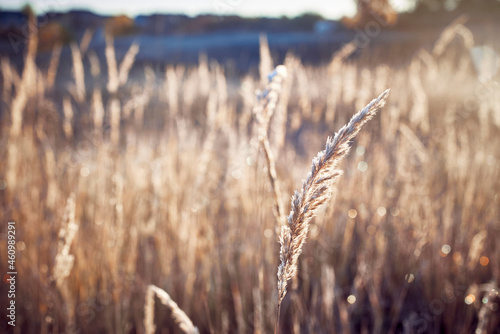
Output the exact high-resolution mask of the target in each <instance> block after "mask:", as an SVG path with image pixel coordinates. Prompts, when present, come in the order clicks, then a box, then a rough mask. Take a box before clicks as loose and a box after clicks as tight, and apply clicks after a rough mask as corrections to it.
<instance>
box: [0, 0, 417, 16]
mask: <svg viewBox="0 0 500 334" xmlns="http://www.w3.org/2000/svg"><path fill="white" fill-rule="evenodd" d="M404 2H408V1H405V0H399V1H391V3H394V5H397V4H398V3H404ZM26 4H29V5H31V6H32V8H33V9H34V10H35V12H36V13H37V14H43V13H46V12H50V11H57V12H64V11H69V10H72V9H83V10H90V11H92V12H95V13H98V14H104V15H120V14H125V15H128V16H131V17H135V16H137V15H143V14H144V15H148V14H153V13H162V14H186V15H189V16H196V15H199V14H220V15H239V16H243V17H259V16H264V17H280V16H283V15H285V16H288V17H295V16H298V15H301V14H303V13H306V12H312V13H318V14H320V15H322V16H323V17H324V18H327V19H339V18H341V17H342V16H353V15H354V14H355V13H356V4H355V1H354V0H347V1H346V0H342V1H336V3H335V4H334V2H333V1H332V2H331V3H327V2H326V1H325V0H309V1H302V0H289V1H287V2H286V4H285V5H284V4H283V2H281V3H276V2H271V1H269V0H187V1H173V0H167V1H158V0H142V1H136V0H122V1H120V3H119V5H117V3H116V2H110V1H102V0H100V1H98V0H72V1H70V0H31V1H19V0H1V1H0V9H4V10H19V9H20V8H22V7H23V6H24V5H26ZM398 8H401V6H399V7H398Z"/></svg>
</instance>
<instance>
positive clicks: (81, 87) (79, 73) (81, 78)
mask: <svg viewBox="0 0 500 334" xmlns="http://www.w3.org/2000/svg"><path fill="white" fill-rule="evenodd" d="M71 56H72V57H73V75H74V77H75V85H76V92H75V99H76V101H78V102H79V103H82V102H83V101H84V100H85V95H86V94H85V71H84V70H83V62H82V54H81V53H80V48H79V47H78V45H76V43H71Z"/></svg>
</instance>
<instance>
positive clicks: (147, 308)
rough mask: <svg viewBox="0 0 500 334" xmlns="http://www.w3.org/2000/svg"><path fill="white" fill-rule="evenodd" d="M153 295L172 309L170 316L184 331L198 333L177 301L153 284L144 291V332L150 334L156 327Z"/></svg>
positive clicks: (187, 333)
mask: <svg viewBox="0 0 500 334" xmlns="http://www.w3.org/2000/svg"><path fill="white" fill-rule="evenodd" d="M155 295H156V296H157V297H158V298H159V299H160V301H161V303H162V304H163V305H165V306H167V307H168V308H169V309H170V310H171V311H172V317H173V318H174V320H175V322H176V323H177V324H178V325H179V328H180V329H181V330H182V331H183V332H184V333H186V334H199V331H198V328H196V327H195V326H194V325H193V322H192V321H191V319H189V317H188V316H187V315H186V313H184V311H183V310H181V309H180V308H179V306H178V305H177V303H176V302H174V301H173V300H172V298H170V296H169V294H168V293H167V292H166V291H164V290H162V289H160V288H159V287H157V286H155V285H149V286H148V289H147V291H146V302H145V304H144V327H145V329H146V334H152V333H154V332H155V329H156V326H155V324H154V312H155V308H154V306H155V300H154V297H155Z"/></svg>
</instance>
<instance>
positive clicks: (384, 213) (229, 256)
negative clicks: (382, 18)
mask: <svg viewBox="0 0 500 334" xmlns="http://www.w3.org/2000/svg"><path fill="white" fill-rule="evenodd" d="M454 27H455V28H450V29H448V30H447V32H446V36H442V38H441V39H440V41H441V42H439V43H437V44H436V47H435V48H434V53H433V51H432V49H422V50H419V51H418V52H416V53H415V54H414V55H413V56H412V57H411V58H408V59H407V58H405V59H401V58H398V57H397V56H396V55H397V54H398V52H397V50H398V49H397V48H396V47H395V49H394V50H392V49H391V50H390V51H389V52H388V53H386V54H381V53H379V51H380V50H377V49H376V48H374V49H370V50H365V51H363V50H362V51H360V54H359V56H358V55H357V56H355V57H349V55H350V54H351V53H352V52H353V51H354V50H353V47H352V45H349V46H346V47H344V49H343V51H341V52H340V53H339V54H337V56H335V57H334V58H333V60H332V63H331V64H326V65H320V66H309V65H304V64H302V63H301V62H300V61H299V60H298V59H296V58H293V56H291V55H289V56H288V57H287V58H286V61H285V65H286V66H287V68H288V75H287V78H286V80H285V81H283V82H282V83H281V82H280V87H281V88H280V89H281V92H280V95H279V96H278V97H279V98H278V100H277V101H276V100H272V99H271V98H273V99H274V98H275V97H276V96H273V95H272V94H271V96H268V97H269V99H268V100H265V99H264V101H263V102H262V101H261V102H262V103H263V105H264V107H263V108H262V110H263V111H262V113H263V115H266V118H267V119H264V122H262V119H259V117H260V116H258V115H257V117H256V113H254V111H253V109H254V106H255V104H254V103H255V99H254V96H255V94H254V93H255V87H260V86H261V83H267V81H261V78H259V77H254V76H251V75H247V76H245V77H243V78H240V77H234V76H230V75H228V74H226V73H225V69H224V67H223V66H221V65H219V64H216V63H214V62H209V61H208V60H207V59H206V57H200V63H199V66H197V67H185V66H184V65H183V64H177V65H169V66H166V67H165V69H164V68H163V67H159V68H155V70H152V66H145V68H144V75H142V70H143V68H142V66H138V65H137V64H134V57H135V55H136V53H137V51H138V50H137V47H136V46H131V47H130V49H129V51H128V53H127V55H126V56H125V59H124V60H120V59H116V54H115V51H114V47H113V41H112V39H111V37H110V36H108V37H107V38H106V41H107V47H106V62H107V64H103V63H100V61H99V59H98V57H96V55H95V50H87V47H88V39H89V38H90V37H88V35H86V36H87V37H85V38H84V40H83V41H82V43H81V45H80V47H79V49H78V48H77V47H76V46H73V54H74V58H73V59H74V60H75V61H76V62H78V54H79V55H80V56H81V58H82V59H81V60H82V64H83V66H86V64H89V62H90V64H91V69H90V71H89V69H86V68H85V67H84V68H83V69H84V70H86V73H91V74H92V78H84V79H85V81H86V86H85V91H83V86H82V83H81V81H82V80H81V78H80V74H77V72H79V71H80V72H81V68H80V67H79V65H78V64H76V63H74V64H72V66H73V68H74V69H75V70H76V72H75V73H74V74H75V75H74V76H69V77H68V76H64V75H63V74H64V73H66V72H67V73H71V70H72V69H71V67H70V68H68V69H64V68H62V67H60V68H58V69H54V67H55V66H56V65H57V64H58V63H59V56H60V54H61V53H62V54H71V49H70V48H71V47H70V46H63V47H62V49H63V50H62V51H60V50H58V49H55V50H54V53H53V56H52V59H53V60H52V61H51V62H50V64H52V65H50V64H47V66H48V67H47V68H44V67H42V68H39V67H38V66H37V65H36V63H35V50H36V39H35V38H33V39H32V40H30V42H29V43H28V45H27V55H26V58H25V59H26V62H25V67H24V68H23V69H22V71H19V73H18V69H17V68H16V67H15V66H13V65H12V59H10V60H9V59H8V58H2V64H1V71H2V75H1V76H0V77H1V78H2V86H1V89H2V94H1V96H2V98H1V99H2V101H1V102H2V103H1V104H0V107H1V117H2V119H1V127H2V128H1V131H0V141H1V143H2V145H0V156H2V157H3V158H2V159H1V160H0V189H1V190H0V205H1V209H0V221H2V222H3V221H16V227H17V231H16V232H17V233H16V239H17V242H18V243H17V249H18V252H17V262H16V265H17V269H18V272H19V278H20V279H19V280H18V282H17V283H18V285H17V291H16V294H17V298H18V299H17V300H19V301H21V300H22V301H23V302H22V306H21V303H19V308H17V311H16V312H17V326H16V329H18V330H19V331H20V332H23V333H32V332H33V333H34V332H40V333H61V332H78V331H80V332H82V333H83V332H109V333H112V332H116V333H132V332H138V333H143V332H145V331H146V330H147V331H151V329H152V328H153V327H154V326H155V327H156V331H157V332H167V333H177V332H179V326H178V324H177V323H176V320H174V319H173V318H172V311H171V310H170V309H172V308H170V309H169V308H164V307H163V306H161V305H157V306H154V308H155V311H156V312H155V314H154V313H153V312H152V310H153V309H152V307H153V306H152V302H151V300H152V299H153V298H154V296H152V293H151V291H153V290H151V288H149V287H150V286H151V285H154V286H157V287H161V289H162V290H163V291H168V293H169V295H170V296H171V299H168V298H167V299H166V300H168V301H167V304H169V305H170V306H172V305H174V304H172V300H175V302H176V304H175V305H177V306H176V310H182V312H183V313H182V314H184V315H185V316H186V317H189V319H191V321H192V323H193V324H191V325H190V327H189V328H194V326H196V327H197V328H198V330H199V332H200V333H269V332H272V330H273V328H274V326H275V320H276V306H277V301H278V300H279V299H281V322H280V329H281V332H283V333H327V332H328V333H330V332H336V333H348V332H373V333H386V332H387V333H401V332H405V333H422V332H426V333H439V332H450V333H452V332H453V333H469V332H474V331H475V330H476V329H477V328H478V329H480V330H481V331H482V332H483V333H495V331H497V328H498V326H499V324H500V313H499V312H500V311H499V310H498V308H499V305H500V300H499V298H498V295H497V294H498V288H497V287H498V282H499V279H500V266H499V265H500V247H499V245H500V220H499V217H500V209H499V208H500V205H499V197H498V194H499V191H500V154H499V151H498V147H499V146H500V122H499V120H500V116H499V115H500V109H499V105H500V93H499V91H498V89H497V88H496V86H495V80H498V74H497V75H496V76H493V77H491V76H484V78H487V80H486V79H483V81H480V80H479V79H478V75H477V73H476V70H475V68H474V65H473V63H472V60H471V57H470V53H469V50H468V48H470V47H471V45H470V43H479V42H478V41H485V42H484V43H485V44H489V45H491V46H492V47H493V48H496V50H497V53H498V45H496V44H495V41H496V39H495V38H494V37H495V36H488V35H484V36H482V35H481V36H478V35H477V33H474V35H473V38H472V39H471V38H470V37H471V36H470V34H469V33H470V31H469V30H466V29H468V28H465V27H466V25H465V23H464V22H458V23H455V25H454ZM457 27H458V28H457ZM450 31H451V32H452V33H453V34H455V35H453V34H452V33H450ZM449 34H451V35H449ZM457 34H458V35H459V36H458V37H459V38H458V39H457ZM462 37H466V39H463V38H462ZM262 41H263V43H264V39H262ZM462 41H466V43H465V44H464V43H463V42H462ZM481 43H483V42H481ZM85 45H87V46H85ZM429 45H431V43H429ZM261 50H262V52H263V60H262V64H261V70H262V72H264V71H267V70H269V68H272V64H273V59H269V58H267V59H265V57H268V56H264V55H265V54H267V55H269V52H268V51H269V48H267V47H266V46H264V45H263V46H262V48H261ZM380 52H381V51H380ZM271 54H272V53H271ZM387 54H388V55H389V56H387ZM62 63H63V62H62V61H61V65H60V66H62ZM54 64H56V65H54ZM118 64H120V65H118ZM40 66H41V65H40ZM134 66H135V68H133V67H134ZM105 68H107V71H108V72H109V75H105V74H102V73H101V69H105ZM54 73H56V74H54ZM134 73H135V74H134ZM42 74H43V75H42ZM45 74H46V75H45ZM64 78H65V79H64ZM47 83H48V84H47ZM271 85H273V86H272V87H269V88H272V89H274V88H278V87H277V85H274V84H272V82H271ZM61 87H80V88H76V90H75V91H74V92H71V91H69V90H64V91H61ZM385 87H391V98H390V99H389V100H388V102H387V105H386V106H385V107H384V111H383V112H382V113H380V115H379V116H377V117H376V118H375V119H373V120H372V122H371V123H370V126H369V127H367V128H366V129H365V131H363V132H361V133H359V134H358V136H357V137H356V144H355V147H356V149H355V150H353V152H352V154H350V155H349V156H348V157H346V158H345V159H344V162H343V164H344V168H343V169H344V171H345V172H344V176H343V177H342V178H340V179H339V180H338V181H337V182H336V184H335V185H334V186H333V187H331V183H332V181H333V178H334V176H335V175H338V172H336V167H334V166H333V165H332V163H333V162H334V161H336V160H337V159H336V158H337V157H340V156H344V155H345V153H346V149H347V147H348V146H346V143H347V141H349V140H350V139H351V138H352V136H353V134H354V132H356V131H357V127H354V128H353V127H349V126H348V127H347V128H343V130H341V132H339V134H337V136H335V137H334V138H333V139H331V140H329V141H328V142H327V148H326V151H325V152H323V154H324V155H320V156H319V159H317V160H315V162H314V166H313V167H314V169H313V170H312V173H311V176H310V177H309V178H308V179H307V180H306V182H305V183H304V186H303V189H302V191H301V192H300V193H298V195H296V197H295V198H294V200H293V204H292V213H291V216H290V222H291V225H290V226H289V227H288V228H289V229H290V231H289V233H288V230H287V228H286V227H285V228H284V234H283V238H282V244H284V245H287V244H288V243H289V242H291V243H292V244H291V245H292V246H293V247H291V248H290V249H289V250H286V249H285V252H284V253H283V256H282V259H284V265H283V266H282V272H281V273H282V278H281V283H282V285H281V292H280V294H278V291H277V289H276V267H277V266H278V265H279V251H280V250H279V244H278V242H277V238H276V233H275V230H276V227H277V225H278V224H277V223H276V216H275V215H274V212H276V213H278V215H277V216H278V217H279V216H280V214H279V212H286V211H285V210H286V206H285V205H283V209H282V210H280V209H279V208H278V206H277V204H276V203H278V201H279V200H281V202H282V203H286V200H287V199H286V195H283V194H290V193H292V191H293V189H296V188H298V187H299V183H298V182H299V180H300V179H301V178H302V177H303V176H304V175H303V174H304V171H305V170H307V169H308V168H309V167H310V160H309V159H310V155H311V153H312V152H317V147H319V146H320V145H322V144H323V143H324V139H325V138H326V137H327V136H328V135H330V134H332V133H334V131H335V130H336V129H338V128H340V127H341V126H342V125H343V124H346V123H347V122H348V120H349V118H350V113H351V111H352V110H355V109H357V108H358V107H363V106H365V105H367V103H369V99H370V98H371V97H372V96H376V94H378V93H379V92H380V91H382V90H383V89H385ZM272 89H271V90H272ZM271 90H270V91H271ZM385 96H386V95H382V96H381V98H380V99H379V100H378V101H379V102H382V100H383V99H384V97H385ZM80 99H83V100H82V101H81V100H80ZM376 101H377V100H376ZM28 102H29V103H28ZM267 102H272V103H274V104H275V106H276V110H274V109H273V110H274V112H273V113H269V114H268V113H267V111H265V110H266V103H267ZM375 103H376V102H375ZM369 106H372V107H374V108H375V107H376V109H378V107H380V105H377V104H370V105H369ZM273 108H274V105H273ZM270 110H271V109H269V111H270ZM358 116H359V115H358ZM354 122H356V120H355V121H354ZM262 124H265V126H262ZM261 128H263V129H261ZM353 130H354V132H353ZM262 141H264V143H265V145H262V144H261V143H262ZM266 142H267V144H266ZM336 143H340V144H342V146H341V147H340V148H341V150H340V151H336V150H334V147H337V146H336ZM261 149H262V150H267V151H268V152H271V153H272V154H273V156H272V157H271V156H269V155H268V157H267V159H266V156H265V155H262V154H260V153H261V152H260V151H259V150H261ZM264 153H265V152H264ZM270 161H274V165H273V167H271V168H269V166H271V164H270ZM326 167H328V168H326ZM324 168H326V169H324ZM271 169H274V172H273V171H271ZM273 175H274V176H273ZM270 176H271V178H270ZM273 180H278V181H279V189H280V190H279V191H278V192H276V186H273V184H272V182H273ZM330 191H332V197H334V201H331V202H334V203H335V204H334V205H330V204H325V205H323V206H322V207H321V208H318V209H317V211H316V217H315V218H312V215H313V213H314V212H313V211H314V210H313V209H314V208H316V206H317V205H318V204H319V203H322V202H325V201H326V198H327V196H326V195H327V194H328V193H329V192H330ZM283 197H285V198H283ZM306 203H313V204H314V205H312V206H309V207H308V208H307V211H305V206H306ZM65 208H66V209H65ZM275 208H276V209H275ZM65 212H66V213H65ZM66 218H68V219H69V220H68V219H66ZM299 218H300V219H299ZM70 222H73V223H74V224H73V223H70ZM1 226H4V225H1ZM72 226H73V227H72ZM74 226H78V229H76V228H74ZM70 227H71V228H70ZM306 230H309V232H308V237H307V240H308V245H307V247H302V245H303V242H304V238H303V236H304V235H305V232H306ZM60 231H68V233H66V234H64V235H65V236H66V237H64V240H62V239H61V240H59V238H58V235H59V232H60ZM69 231H72V232H71V234H70V233H69ZM1 233H3V230H2V231H1ZM70 237H71V238H70ZM288 241H289V242H288ZM0 248H1V249H5V248H6V239H5V237H4V234H2V237H1V238H0ZM299 250H301V251H302V253H301V255H300V258H298V254H299ZM58 254H59V255H58ZM61 254H62V255H63V257H61V256H60V255H61ZM63 258H64V259H66V260H68V261H65V262H64V261H62V260H61V259H63ZM69 259H71V261H69ZM0 261H1V262H0V263H6V261H7V260H6V255H5V252H0ZM70 262H71V266H70V265H69V264H70ZM62 264H64V266H62ZM3 268H4V267H3V266H2V269H3ZM61 268H63V269H65V270H62V269H61ZM293 275H296V277H295V279H294V280H292V281H291V282H290V283H289V286H287V287H286V288H287V290H288V292H287V294H286V298H283V297H284V292H283V291H284V282H286V280H287V279H288V278H289V277H291V276H293ZM5 288H6V285H1V286H0V295H2V296H5V295H6V290H5ZM154 292H156V293H158V292H159V293H160V295H162V294H163V292H161V290H160V289H159V288H158V289H156V288H155V290H154ZM146 297H147V298H146ZM280 297H281V298H280ZM484 298H486V299H484ZM160 299H162V298H161V297H160ZM163 299H164V300H165V298H163ZM5 300H6V299H5V298H0V307H1V308H2V309H4V307H6V304H5ZM146 300H147V301H148V303H146V306H147V307H146V311H147V312H145V309H144V305H145V301H146ZM148 305H149V306H148ZM148 307H149V308H148ZM148 310H149V311H148ZM148 312H149V313H148ZM176 312H177V311H175V310H174V313H176ZM145 313H146V315H147V316H146V317H145ZM152 314H154V316H152ZM176 314H177V313H176ZM179 314H180V313H179ZM0 321H2V322H1V323H0V326H4V322H3V321H4V319H2V320H0ZM2 330H3V327H1V329H0V331H2Z"/></svg>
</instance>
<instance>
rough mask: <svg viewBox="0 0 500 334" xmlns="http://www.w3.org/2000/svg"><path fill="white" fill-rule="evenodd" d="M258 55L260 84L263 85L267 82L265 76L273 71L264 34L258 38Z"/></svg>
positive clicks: (271, 59)
mask: <svg viewBox="0 0 500 334" xmlns="http://www.w3.org/2000/svg"><path fill="white" fill-rule="evenodd" d="M259 54H260V62H259V74H260V82H261V84H262V85H265V84H266V81H267V80H266V79H267V74H268V73H270V72H271V71H272V70H273V58H272V57H271V51H270V50H269V43H268V42H267V36H266V35H265V34H261V35H260V36H259Z"/></svg>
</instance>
